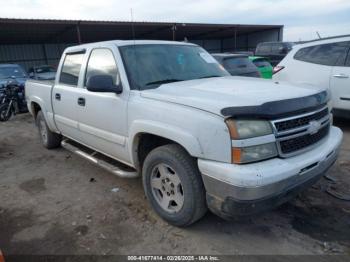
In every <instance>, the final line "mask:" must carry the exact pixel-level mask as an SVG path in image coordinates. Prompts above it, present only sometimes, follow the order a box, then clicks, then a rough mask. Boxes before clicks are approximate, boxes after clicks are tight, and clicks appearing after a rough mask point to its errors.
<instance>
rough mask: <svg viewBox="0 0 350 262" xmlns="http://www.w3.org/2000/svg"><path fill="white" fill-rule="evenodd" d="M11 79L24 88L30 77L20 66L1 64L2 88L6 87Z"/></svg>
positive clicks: (0, 81) (0, 78)
mask: <svg viewBox="0 0 350 262" xmlns="http://www.w3.org/2000/svg"><path fill="white" fill-rule="evenodd" d="M10 79H15V80H16V81H17V82H18V84H19V86H20V87H21V88H24V83H25V81H26V80H27V79H28V75H27V73H26V72H25V71H24V70H23V68H22V67H21V66H20V65H16V64H0V88H2V87H4V86H5V85H6V84H7V81H8V80H10Z"/></svg>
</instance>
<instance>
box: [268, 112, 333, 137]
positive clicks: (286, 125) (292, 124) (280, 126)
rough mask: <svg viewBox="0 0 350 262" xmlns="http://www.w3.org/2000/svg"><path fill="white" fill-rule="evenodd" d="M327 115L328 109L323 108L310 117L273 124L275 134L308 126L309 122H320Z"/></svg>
mask: <svg viewBox="0 0 350 262" xmlns="http://www.w3.org/2000/svg"><path fill="white" fill-rule="evenodd" d="M327 115H328V108H325V109H323V110H321V111H319V112H316V113H314V114H312V115H307V116H304V117H300V118H296V119H291V120H287V121H281V122H278V123H275V126H276V129H277V132H281V131H286V130H289V129H293V128H296V127H301V126H305V125H308V124H309V122H310V121H312V120H320V119H322V118H324V117H325V116H327Z"/></svg>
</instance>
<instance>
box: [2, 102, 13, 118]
mask: <svg viewBox="0 0 350 262" xmlns="http://www.w3.org/2000/svg"><path fill="white" fill-rule="evenodd" d="M8 106H9V104H7V103H5V104H2V105H0V122H5V121H8V120H9V119H10V117H11V115H12V109H10V112H9V114H6V112H7V109H8Z"/></svg>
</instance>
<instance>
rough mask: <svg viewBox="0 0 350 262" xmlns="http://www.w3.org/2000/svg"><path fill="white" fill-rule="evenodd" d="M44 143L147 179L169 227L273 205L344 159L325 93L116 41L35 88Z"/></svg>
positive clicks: (188, 47)
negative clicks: (339, 157) (231, 72)
mask: <svg viewBox="0 0 350 262" xmlns="http://www.w3.org/2000/svg"><path fill="white" fill-rule="evenodd" d="M26 90H27V92H26V95H27V101H28V108H29V109H30V112H31V114H32V115H33V116H34V118H35V121H36V124H37V127H38V130H39V134H40V137H41V141H42V144H43V145H44V146H45V147H46V148H48V149H52V148H56V147H59V146H60V145H62V146H63V147H65V148H67V149H69V150H71V151H73V152H75V153H77V154H79V155H80V156H82V157H84V158H86V159H87V160H89V161H91V162H93V163H95V164H97V165H99V166H101V167H103V168H105V169H107V170H109V171H110V172H112V173H114V174H115V175H118V176H121V177H129V178H130V177H137V176H141V177H142V180H143V187H144V191H145V194H146V196H147V199H148V200H149V202H150V204H151V206H152V207H153V209H154V210H155V212H156V213H157V214H158V215H159V216H160V217H162V218H163V219H164V220H166V221H167V222H169V223H171V224H173V225H177V226H187V225H190V224H192V223H194V222H195V221H197V220H198V219H200V218H201V217H202V216H203V215H204V214H205V213H206V211H207V208H209V209H210V210H211V211H212V212H214V213H216V214H218V215H219V216H221V217H224V218H231V217H235V216H249V215H252V214H255V213H257V212H261V211H264V210H267V209H271V208H274V207H276V206H278V205H280V204H282V203H284V202H286V201H288V200H289V199H291V198H292V197H294V196H295V195H296V194H298V193H299V192H300V191H301V190H303V189H305V188H307V187H309V186H310V185H312V184H313V183H315V182H316V181H317V180H318V179H319V178H320V177H321V176H322V175H323V174H324V173H325V172H326V171H327V170H328V169H329V168H330V167H331V166H332V164H333V163H334V162H335V160H336V158H337V154H338V150H339V147H340V143H341V140H342V132H341V130H340V129H339V128H337V127H334V126H333V125H332V115H331V113H330V108H329V104H328V102H329V95H328V93H327V91H326V90H319V89H315V88H314V89H312V88H310V87H304V86H291V85H289V84H283V83H279V82H272V81H267V80H263V79H254V78H252V79H247V78H244V77H235V76H230V75H229V73H228V72H227V71H225V69H224V68H223V67H222V66H220V65H219V64H218V63H217V61H216V60H215V59H214V58H213V57H212V56H211V55H210V54H208V53H207V52H206V51H205V50H204V49H202V48H201V47H199V46H197V45H194V44H190V43H180V42H167V41H141V40H140V41H108V42H100V43H93V44H85V45H80V46H75V47H69V48H67V49H66V50H65V51H64V53H63V55H62V58H61V61H60V64H59V67H58V71H57V75H56V78H55V80H54V82H40V81H35V80H29V81H27V83H26Z"/></svg>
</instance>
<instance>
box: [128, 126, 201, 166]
mask: <svg viewBox="0 0 350 262" xmlns="http://www.w3.org/2000/svg"><path fill="white" fill-rule="evenodd" d="M144 133H146V134H153V135H157V136H160V137H164V138H166V139H170V140H173V141H175V142H176V143H178V144H180V145H181V146H182V147H184V148H185V149H186V150H187V152H188V153H189V154H190V155H191V156H194V157H202V156H203V154H204V153H203V149H202V147H201V145H200V143H199V141H198V139H197V138H196V137H195V136H193V135H192V134H191V133H190V132H188V131H186V130H184V129H182V128H180V127H178V126H173V125H169V124H165V123H161V122H157V121H150V120H136V121H134V122H133V123H132V124H131V127H130V133H129V141H131V143H128V147H129V152H130V154H131V156H130V157H131V159H132V162H133V164H134V165H136V164H137V145H138V136H139V135H140V134H144Z"/></svg>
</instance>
